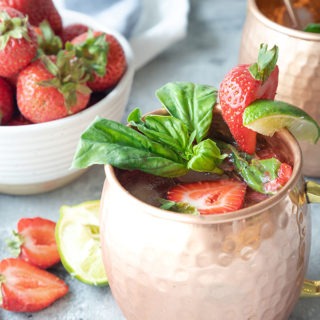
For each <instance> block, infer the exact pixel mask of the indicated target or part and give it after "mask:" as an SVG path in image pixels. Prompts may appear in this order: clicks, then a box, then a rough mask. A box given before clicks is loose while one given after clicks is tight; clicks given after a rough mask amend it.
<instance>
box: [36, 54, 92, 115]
mask: <svg viewBox="0 0 320 320" xmlns="http://www.w3.org/2000/svg"><path fill="white" fill-rule="evenodd" d="M40 59H41V61H42V62H43V64H44V65H45V67H46V69H47V70H48V71H49V72H50V73H51V74H52V75H53V76H54V77H53V78H51V79H48V80H44V81H41V82H40V83H39V84H40V85H41V86H44V87H54V88H56V89H57V90H58V91H59V92H60V93H61V94H62V95H63V96H64V100H65V105H66V108H67V109H68V110H69V109H70V108H71V107H72V106H74V105H75V104H76V103H77V93H78V92H81V93H83V94H90V92H91V90H90V88H89V87H88V86H87V85H86V84H87V81H88V79H89V74H88V73H87V70H86V68H85V67H84V65H83V61H82V60H81V59H77V58H75V57H74V53H73V52H71V51H64V50H60V51H59V52H58V54H57V56H56V61H55V62H54V61H52V60H51V58H50V57H49V56H46V55H45V54H41V55H40Z"/></svg>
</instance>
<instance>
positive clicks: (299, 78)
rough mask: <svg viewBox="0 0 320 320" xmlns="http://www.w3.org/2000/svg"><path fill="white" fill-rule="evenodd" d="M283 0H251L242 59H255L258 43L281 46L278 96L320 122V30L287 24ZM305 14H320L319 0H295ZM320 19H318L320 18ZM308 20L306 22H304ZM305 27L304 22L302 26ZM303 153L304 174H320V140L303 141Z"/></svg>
mask: <svg viewBox="0 0 320 320" xmlns="http://www.w3.org/2000/svg"><path fill="white" fill-rule="evenodd" d="M283 3H284V2H283V1H281V0H248V7H247V16H246V21H245V24H244V27H243V32H242V39H241V46H240V54H239V62H240V63H252V62H254V61H255V60H256V57H257V53H258V50H259V46H260V44H261V43H266V44H268V45H269V46H270V48H271V47H272V46H273V45H277V46H278V47H279V59H278V66H279V85H278V89H277V95H276V100H282V101H286V102H288V103H291V104H293V105H296V106H297V107H300V108H302V109H304V110H305V111H306V112H308V113H309V114H310V115H311V116H312V117H313V118H314V119H316V121H318V123H319V122H320V34H317V33H309V32H304V31H302V30H297V29H294V28H293V27H290V26H289V24H288V17H287V16H285V11H284V7H283ZM292 3H293V5H294V8H295V9H296V10H297V13H299V10H300V12H301V10H304V17H306V16H307V15H308V14H310V16H311V15H314V19H319V21H320V16H318V17H316V15H317V14H318V15H320V1H319V0H313V1H312V0H310V1H303V3H302V1H298V0H295V1H292ZM302 6H304V7H302ZM319 21H318V22H319ZM304 24H305V22H304ZM302 27H303V26H302ZM300 146H301V148H302V152H303V154H304V164H303V174H304V175H306V176H311V177H320V165H319V158H320V143H318V144H316V145H313V144H309V143H305V142H303V143H300Z"/></svg>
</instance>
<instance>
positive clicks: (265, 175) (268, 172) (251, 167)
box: [229, 145, 281, 194]
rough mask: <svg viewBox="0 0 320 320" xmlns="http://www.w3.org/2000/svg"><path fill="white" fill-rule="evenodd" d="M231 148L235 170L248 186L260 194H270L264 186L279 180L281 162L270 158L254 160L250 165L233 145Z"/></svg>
mask: <svg viewBox="0 0 320 320" xmlns="http://www.w3.org/2000/svg"><path fill="white" fill-rule="evenodd" d="M229 147H230V149H231V155H232V159H233V162H234V165H235V169H236V171H237V172H238V173H239V174H240V175H241V177H242V178H243V180H244V181H245V182H246V183H247V184H248V186H249V187H250V188H252V189H253V190H255V191H258V192H260V193H265V194H268V193H270V192H268V191H266V190H265V188H264V185H265V184H266V183H267V182H269V181H272V180H274V179H276V178H277V173H278V170H279V168H280V165H281V162H280V161H279V160H277V159H276V158H270V159H262V160H258V159H252V160H251V161H250V163H249V162H248V161H246V160H245V157H242V156H241V155H240V153H239V152H238V151H237V150H236V149H235V148H234V147H232V146H231V145H230V146H229Z"/></svg>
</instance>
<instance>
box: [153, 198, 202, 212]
mask: <svg viewBox="0 0 320 320" xmlns="http://www.w3.org/2000/svg"><path fill="white" fill-rule="evenodd" d="M159 201H160V203H161V204H162V205H161V207H160V208H161V209H164V210H169V211H173V212H178V213H185V214H192V215H199V211H198V210H197V208H196V207H193V206H191V205H190V204H189V203H187V202H174V201H170V200H166V199H159Z"/></svg>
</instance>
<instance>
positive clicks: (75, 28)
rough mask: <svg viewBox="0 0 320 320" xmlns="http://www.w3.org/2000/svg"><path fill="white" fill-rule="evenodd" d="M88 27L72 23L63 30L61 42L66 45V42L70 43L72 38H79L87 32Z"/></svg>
mask: <svg viewBox="0 0 320 320" xmlns="http://www.w3.org/2000/svg"><path fill="white" fill-rule="evenodd" d="M88 29H89V28H88V26H86V25H84V24H81V23H73V24H70V25H68V26H66V27H64V28H63V30H62V35H61V38H62V42H63V43H66V42H67V41H72V40H73V39H74V38H76V37H77V36H79V35H80V34H82V33H85V32H87V31H88Z"/></svg>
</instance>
